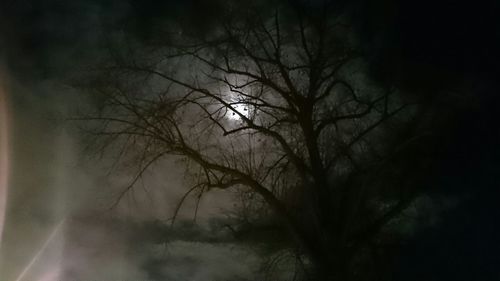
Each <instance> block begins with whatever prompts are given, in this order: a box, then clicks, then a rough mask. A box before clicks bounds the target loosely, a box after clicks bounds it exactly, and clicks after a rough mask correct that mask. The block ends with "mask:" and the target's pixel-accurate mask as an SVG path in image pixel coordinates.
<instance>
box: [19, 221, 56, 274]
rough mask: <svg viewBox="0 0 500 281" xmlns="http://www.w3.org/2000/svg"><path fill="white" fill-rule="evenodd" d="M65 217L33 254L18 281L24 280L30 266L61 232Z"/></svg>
mask: <svg viewBox="0 0 500 281" xmlns="http://www.w3.org/2000/svg"><path fill="white" fill-rule="evenodd" d="M64 222H65V219H62V220H61V222H59V223H58V224H57V225H56V226H55V227H54V230H52V233H51V234H50V235H49V237H48V238H47V239H46V240H45V242H44V243H43V245H42V247H41V248H40V250H38V252H37V253H36V254H35V255H34V256H33V258H32V259H31V261H30V263H29V264H28V265H27V266H26V267H25V268H24V269H23V271H22V272H21V274H19V277H17V279H16V281H21V280H23V278H24V276H25V275H26V274H27V273H28V272H29V270H30V268H31V267H32V266H33V265H34V264H35V263H36V261H37V260H38V259H39V258H40V256H41V255H42V254H43V252H45V249H46V248H47V247H48V246H49V244H50V242H51V241H52V240H54V237H55V236H56V234H57V233H58V232H59V230H60V228H61V227H62V225H63V224H64Z"/></svg>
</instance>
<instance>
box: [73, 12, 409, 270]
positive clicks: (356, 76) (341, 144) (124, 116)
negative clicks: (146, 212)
mask: <svg viewBox="0 0 500 281" xmlns="http://www.w3.org/2000/svg"><path fill="white" fill-rule="evenodd" d="M322 11H323V12H322V14H321V15H317V16H315V17H311V16H308V15H307V13H301V12H297V10H293V9H286V8H283V7H282V8H279V9H276V10H273V11H272V12H269V11H262V10H259V11H257V12H255V11H254V12H251V11H246V12H244V13H238V14H237V16H233V17H231V16H225V17H222V16H221V18H224V20H221V21H220V22H218V23H217V25H216V26H215V27H213V28H211V29H210V32H207V33H205V34H203V35H199V34H195V35H187V34H185V33H184V34H182V33H172V34H169V36H170V38H171V40H170V41H169V42H168V43H165V42H161V44H158V43H157V44H155V45H154V46H140V47H139V46H137V47H134V48H129V49H127V50H126V51H123V50H121V51H120V52H117V53H115V54H114V56H113V60H112V61H108V62H107V63H106V64H105V65H104V66H103V67H101V68H100V71H99V75H98V79H96V80H94V83H93V84H92V88H93V90H94V93H97V97H98V99H99V104H100V107H99V111H98V112H97V113H95V114H91V115H89V116H86V117H83V119H85V120H90V121H95V124H96V132H97V134H98V135H99V136H100V137H104V140H103V139H102V138H101V139H100V144H103V146H107V145H109V144H115V145H116V144H118V145H120V146H121V147H122V151H131V150H132V151H135V152H137V155H138V158H137V159H136V160H137V162H136V163H139V172H138V174H137V176H136V177H135V179H134V180H133V181H132V182H131V184H130V185H129V186H128V187H126V189H125V190H124V191H123V193H122V194H121V195H120V196H119V197H118V198H117V202H118V201H119V200H120V199H121V197H122V196H123V195H124V194H125V193H126V192H127V191H129V190H130V189H132V188H133V187H134V185H135V184H136V182H137V181H138V180H139V179H140V178H141V176H142V175H143V172H144V171H146V170H147V169H148V167H150V166H151V165H153V164H154V163H156V162H157V161H158V160H161V159H163V158H165V157H171V156H178V157H180V158H182V159H183V160H185V164H186V168H187V169H188V171H189V172H190V173H191V174H192V178H193V182H194V184H193V186H192V187H191V188H190V189H189V190H187V192H186V195H185V197H184V198H183V199H182V200H181V202H180V203H179V206H178V208H177V210H176V213H177V211H178V210H179V208H180V206H181V205H182V202H183V201H184V199H185V198H187V197H188V196H189V195H190V194H197V198H198V199H199V198H200V197H201V195H202V194H203V193H204V192H208V191H209V190H211V189H214V188H218V189H238V190H244V191H245V192H244V194H245V196H248V202H258V201H255V200H254V197H258V198H259V200H260V202H263V203H264V206H265V208H269V210H271V211H272V212H273V215H274V216H276V217H277V218H279V220H280V221H281V223H282V224H283V225H284V226H285V227H286V229H287V233H288V234H289V235H290V236H291V238H292V239H293V241H295V246H296V247H297V249H299V250H300V253H301V255H305V256H306V257H307V258H308V259H309V260H310V261H311V262H312V263H313V264H314V265H315V268H316V272H317V277H318V278H320V279H321V280H330V279H332V280H333V279H335V280H341V279H344V280H350V279H356V278H358V279H359V278H360V277H359V276H358V277H356V276H357V275H356V274H359V272H360V271H361V270H363V269H361V267H362V266H363V259H364V258H363V256H364V255H365V254H364V251H365V250H366V247H367V245H368V244H369V243H371V242H373V241H375V240H376V239H379V238H380V236H379V235H380V233H382V231H383V229H384V226H386V225H387V224H388V223H390V222H391V220H392V219H393V218H395V217H397V216H398V215H400V214H401V213H402V211H403V210H405V208H407V206H408V205H409V204H410V203H411V202H412V200H413V199H414V198H415V196H416V194H417V193H416V191H415V190H417V189H416V184H414V183H411V179H407V181H399V180H395V181H394V182H386V181H385V182H383V183H382V180H380V175H382V174H383V173H387V172H388V171H390V169H387V166H384V163H387V161H388V159H391V157H393V156H394V155H395V154H397V153H398V151H401V150H402V149H404V148H405V147H407V146H409V145H410V143H411V142H412V135H411V134H405V133H403V132H404V131H405V130H406V131H408V130H409V129H408V128H409V127H408V126H409V124H411V122H410V121H411V117H412V116H413V114H414V112H415V111H414V109H412V106H410V105H409V104H408V103H405V102H403V100H402V99H401V98H400V96H399V95H398V93H397V91H396V90H395V89H386V88H383V87H380V86H377V85H376V84H375V83H373V82H370V81H369V79H368V78H367V76H366V75H364V71H363V60H362V58H361V55H360V54H359V53H357V52H356V51H355V48H354V46H355V44H354V40H353V39H352V38H351V33H350V31H349V27H348V26H346V25H345V23H344V22H342V17H340V16H338V17H334V16H332V15H331V14H329V12H328V9H327V8H326V7H325V9H323V10H322ZM172 42H176V43H175V44H174V43H172ZM384 167H385V168H384ZM396 170H397V169H396ZM377 176H378V177H377ZM390 178H396V177H394V176H391V177H390ZM388 186H393V188H392V189H391V188H387V187H388ZM382 187H383V188H382ZM384 188H385V189H384ZM387 194H389V195H387ZM175 215H176V214H175ZM175 215H174V217H175ZM370 241H371V242H370ZM377 241H379V240H377Z"/></svg>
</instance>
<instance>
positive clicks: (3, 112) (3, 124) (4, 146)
mask: <svg viewBox="0 0 500 281" xmlns="http://www.w3.org/2000/svg"><path fill="white" fill-rule="evenodd" d="M3 74H4V73H3V71H2V69H1V68H0V249H1V246H2V236H3V232H4V225H5V213H6V211H7V185H8V183H9V127H8V125H9V124H8V123H9V122H8V117H9V115H8V106H7V91H6V86H5V82H6V81H5V76H4V75H3Z"/></svg>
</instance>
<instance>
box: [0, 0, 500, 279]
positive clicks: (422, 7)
mask: <svg viewBox="0 0 500 281" xmlns="http://www.w3.org/2000/svg"><path fill="white" fill-rule="evenodd" d="M256 2H259V1H256ZM264 2H265V1H260V2H259V3H260V5H266V4H263V3H264ZM290 2H291V3H293V4H294V5H305V7H307V9H309V10H310V11H312V13H314V12H318V13H319V10H320V9H319V8H318V7H319V6H320V5H321V2H322V1H319V0H318V1H301V0H296V1H290ZM436 2H437V1H430V0H425V1H397V0H385V1H372V0H358V1H341V0H339V1H336V2H335V1H334V7H335V9H337V10H338V11H342V13H345V14H347V15H348V18H349V23H350V25H351V29H350V30H351V32H352V33H353V36H354V37H355V38H356V40H357V41H358V42H359V46H361V52H362V54H363V57H364V58H365V60H366V62H367V65H368V72H369V75H371V76H372V77H374V79H375V80H377V81H380V82H381V83H387V84H390V85H392V86H393V87H396V88H398V89H400V90H401V91H402V92H404V93H405V95H407V97H409V98H411V99H415V100H418V101H419V102H422V103H423V104H428V105H429V108H430V110H429V112H428V113H427V118H429V120H432V122H429V123H430V124H431V126H429V128H427V129H428V130H429V131H432V132H433V133H434V137H433V138H432V140H430V141H428V143H427V144H426V145H427V147H428V149H429V150H428V151H430V152H431V153H429V154H430V155H431V156H429V157H430V163H432V167H431V168H430V171H431V172H429V174H428V175H426V176H425V180H424V181H425V183H426V184H427V186H428V187H427V190H426V192H427V194H428V198H430V200H431V201H433V200H434V201H433V202H448V203H449V202H458V203H456V204H455V205H453V204H451V205H453V207H451V208H449V209H447V210H446V211H445V212H444V213H443V214H441V215H440V217H439V220H438V223H436V224H434V225H433V226H432V227H429V228H425V229H422V230H419V231H416V232H415V233H414V235H413V236H412V237H411V239H409V240H408V241H407V242H406V243H405V244H404V245H402V246H400V247H398V249H397V255H396V256H397V258H396V261H395V262H394V263H393V265H392V266H393V270H391V271H392V272H393V274H392V277H393V280H436V281H437V280H500V271H499V270H498V261H499V260H500V240H499V238H498V237H500V226H499V224H498V217H500V208H499V204H498V202H497V201H498V198H499V197H498V196H499V195H500V192H499V191H498V187H499V180H498V178H497V177H498V175H499V174H500V164H499V159H500V149H499V145H500V126H499V123H498V120H500V118H498V112H499V109H500V107H499V105H500V96H499V90H498V83H497V82H498V73H500V71H499V70H500V69H499V68H500V63H499V62H500V55H499V54H500V21H499V20H498V13H499V12H500V9H499V8H500V4H499V3H500V2H498V1H493V0H491V1H472V2H467V1H439V3H436ZM239 5H243V4H240V3H239V2H238V1H198V0H188V1H176V0H167V1H154V0H147V1H138V0H137V1H133V0H128V1H119V0H109V1H99V0H75V1H62V0H46V1H42V0H18V1H2V2H1V3H0V75H2V77H0V78H1V79H0V83H2V85H0V86H2V89H4V91H5V92H6V93H7V98H8V99H7V102H8V103H6V104H7V107H6V108H8V110H9V119H8V120H9V131H8V134H9V143H10V146H9V153H8V154H9V159H10V163H11V164H10V166H11V169H10V177H9V184H8V187H9V190H8V197H7V209H6V210H7V212H6V223H5V226H4V230H3V237H2V241H0V242H1V244H0V280H6V281H10V280H16V278H18V276H20V275H19V274H21V272H22V270H23V268H25V267H26V266H27V265H28V264H29V261H30V260H31V258H32V257H33V256H34V255H35V253H36V252H37V251H38V250H39V249H41V247H42V245H43V243H44V241H45V239H46V238H47V237H49V236H50V233H52V231H53V229H54V228H55V227H56V226H57V225H58V224H59V223H60V222H61V221H63V224H64V226H62V227H61V228H63V230H61V231H60V233H56V234H55V235H56V236H57V237H58V238H57V239H54V241H55V242H53V243H52V244H51V245H50V246H49V247H48V248H49V249H48V250H47V251H46V253H44V255H46V258H44V259H41V260H42V261H41V262H40V264H38V265H37V264H35V265H34V266H33V269H30V272H28V273H26V275H25V277H24V279H22V280H37V281H49V280H50V281H55V280H59V279H51V278H57V277H54V276H56V275H51V274H56V273H54V272H51V271H50V270H48V269H47V268H51V267H54V263H55V264H58V263H60V261H61V260H64V259H65V258H67V259H68V260H70V261H71V262H69V265H67V268H65V269H63V270H65V273H64V274H66V275H65V276H71V277H72V278H76V279H75V280H115V279H116V278H131V279H123V280H124V281H125V280H149V279H151V280H226V279H227V278H229V279H227V280H253V279H252V278H254V277H252V276H254V275H252V274H254V272H255V270H256V268H257V265H256V264H257V263H258V259H259V257H258V255H257V254H255V253H254V252H246V251H248V250H247V249H246V248H244V247H243V248H238V247H237V246H234V245H215V246H214V244H211V243H208V242H199V243H198V244H196V243H189V241H188V242H186V241H182V240H181V239H179V241H177V240H175V241H177V244H175V243H174V244H173V245H172V246H171V247H172V249H171V252H173V253H174V255H173V257H172V258H171V260H169V262H167V267H168V269H167V270H166V271H168V272H169V274H168V276H163V277H158V276H160V275H157V276H156V277H155V276H154V273H152V272H154V269H151V268H145V267H144V266H143V265H144V264H145V262H144V261H145V260H147V259H148V257H147V255H148V254H147V253H146V252H144V251H142V252H141V251H140V250H138V251H139V252H138V254H137V253H136V252H133V251H135V250H136V248H141V247H142V249H145V248H147V246H141V245H142V244H141V243H140V242H137V241H138V240H137V239H135V238H133V237H134V236H133V235H135V234H134V233H135V232H134V231H132V230H123V229H127V227H126V226H123V225H121V223H123V221H128V222H133V223H141V222H143V221H150V220H166V219H167V218H168V217H169V216H170V213H171V212H172V210H173V209H174V206H175V202H177V201H178V200H179V198H180V197H181V196H182V194H183V189H182V186H183V179H184V177H185V174H184V171H183V169H181V168H179V167H178V163H177V162H176V160H175V159H171V160H166V161H164V162H162V163H161V164H160V165H159V167H157V168H155V169H153V171H151V173H149V174H148V175H149V177H148V178H147V179H145V185H146V186H157V185H166V186H167V188H151V189H149V190H150V192H152V195H153V196H152V197H153V199H150V196H151V195H150V194H149V195H148V192H146V191H143V190H138V191H137V194H136V196H137V197H136V198H137V200H138V202H134V200H132V199H130V200H126V201H127V202H122V203H121V204H120V205H119V206H118V208H115V209H113V210H112V211H108V207H109V206H110V202H112V201H113V198H114V197H115V196H116V193H117V191H118V190H120V187H123V185H124V184H125V183H126V182H128V181H129V180H130V173H129V171H130V170H127V168H126V167H124V168H116V167H114V168H110V167H111V166H112V162H113V159H111V158H110V157H108V156H106V155H105V156H103V157H98V156H90V155H89V154H91V153H90V152H88V151H87V150H86V147H85V144H86V143H85V140H86V139H85V134H84V133H83V132H82V131H81V130H79V129H78V128H79V127H78V125H77V124H75V123H73V122H69V121H67V120H66V119H67V118H68V116H69V117H71V115H73V114H74V113H75V112H77V111H79V110H82V109H85V108H86V107H88V106H91V101H89V100H88V99H86V98H85V96H84V95H83V94H82V93H81V89H80V88H79V87H78V85H79V79H81V77H82V76H83V74H85V73H86V71H88V70H89V69H90V68H92V67H93V66H94V65H96V64H97V63H98V62H99V61H100V60H102V59H103V58H105V57H106V55H108V53H107V50H108V49H107V48H108V47H109V44H110V42H112V41H114V40H115V42H116V40H118V41H120V40H123V41H120V42H125V41H127V42H128V41H130V42H139V43H151V44H159V43H160V44H161V42H162V41H161V37H160V36H159V34H162V32H164V31H165V30H164V29H165V28H167V27H169V26H171V25H168V24H169V23H171V22H177V23H180V24H179V25H182V26H183V28H185V30H186V32H194V33H208V32H211V28H212V24H213V21H214V18H213V17H216V15H217V13H218V11H219V10H220V9H221V7H227V6H233V7H235V9H237V8H238V7H239ZM269 5H270V6H271V4H269ZM0 101H1V100H0ZM2 108H3V107H1V106H0V109H2ZM0 116H3V115H1V114H0ZM0 157H5V155H0ZM406 161H407V162H411V161H412V159H407V160H406ZM108 171H109V172H108ZM231 196H232V194H230V193H228V192H214V193H210V194H209V195H207V196H206V197H204V199H203V201H202V205H201V208H202V209H203V210H204V211H203V212H201V213H203V214H204V215H203V216H202V218H201V224H202V225H203V227H207V225H208V221H209V220H210V218H213V217H224V214H225V212H224V211H222V210H227V209H230V208H231V206H232V202H231V198H232V197H231ZM437 204H439V203H437ZM193 206H194V203H192V202H191V203H189V202H188V204H187V205H186V207H185V209H183V210H184V213H183V216H185V217H191V216H192V212H191V211H189V210H192V209H193ZM108 220H109V221H108ZM115 220H117V221H119V222H114V221H115ZM110 221H112V222H110ZM113 223H116V224H113ZM122 230H123V231H122ZM124 233H125V234H124ZM129 233H130V234H129ZM131 237H132V238H131ZM130 241H134V242H130ZM134 247H135V248H134ZM232 247H234V248H235V249H234V251H231V250H230V249H231V248H232ZM99 248H100V249H101V252H102V253H101V252H98V251H97V250H95V249H99ZM102 249H105V250H102ZM131 249H132V250H131ZM200 249H201V250H200ZM92 251H97V252H95V253H94V252H92ZM196 252H198V253H197V254H195V253H196ZM79 253H82V254H79ZM85 257H87V258H85ZM102 264H104V265H102ZM150 264H154V263H150ZM79 267H80V268H79ZM81 267H87V268H83V269H82V268H81ZM90 267H95V268H97V269H94V270H89V268H90ZM99 267H102V268H99ZM153 267H154V265H153ZM68 268H70V269H68ZM71 270H73V271H71ZM68 272H69V273H68ZM221 272H226V273H227V274H226V273H221ZM71 274H73V275H71ZM224 274H226V275H224ZM44 278H46V279H44ZM92 278H93V279H92ZM99 278H101V279H99ZM113 278H115V279H113ZM154 278H158V279H154ZM160 278H164V279H160ZM225 278H226V279H225ZM232 278H234V279H232ZM237 278H241V279H237ZM16 281H21V280H16ZM68 281H69V280H68Z"/></svg>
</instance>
